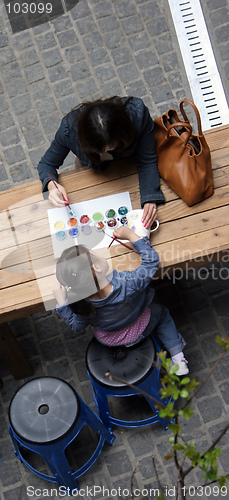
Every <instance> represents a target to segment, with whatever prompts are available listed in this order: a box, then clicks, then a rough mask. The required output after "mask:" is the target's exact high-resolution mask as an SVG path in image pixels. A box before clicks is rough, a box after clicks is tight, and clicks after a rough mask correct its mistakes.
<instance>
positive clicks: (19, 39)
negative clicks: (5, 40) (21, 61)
mask: <svg viewBox="0 0 229 500" xmlns="http://www.w3.org/2000/svg"><path fill="white" fill-rule="evenodd" d="M13 44H14V46H15V48H17V50H23V49H27V48H28V47H31V46H32V45H33V40H32V38H31V36H30V34H29V33H28V32H25V31H24V32H22V33H20V34H19V35H16V36H15V37H13Z"/></svg>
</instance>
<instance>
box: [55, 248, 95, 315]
mask: <svg viewBox="0 0 229 500" xmlns="http://www.w3.org/2000/svg"><path fill="white" fill-rule="evenodd" d="M92 266H93V262H92V259H91V255H90V251H89V249H88V248H86V247H85V246H83V245H76V246H74V247H71V248H67V249H66V250H64V251H63V252H62V254H61V257H60V258H59V260H58V261H57V264H56V277H57V279H58V281H59V282H60V283H61V284H62V285H63V286H65V287H66V288H67V290H68V302H69V306H70V307H71V309H72V311H73V312H74V313H76V314H81V315H83V316H87V315H89V316H90V317H93V315H94V312H95V308H94V307H93V305H92V304H91V302H87V301H86V300H85V298H87V297H89V296H90V295H92V294H93V293H95V292H97V290H98V289H99V285H98V281H97V278H96V276H95V275H94V273H93V271H92Z"/></svg>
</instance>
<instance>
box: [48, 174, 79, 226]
mask: <svg viewBox="0 0 229 500" xmlns="http://www.w3.org/2000/svg"><path fill="white" fill-rule="evenodd" d="M47 174H48V176H49V177H50V179H51V181H52V182H53V184H54V186H55V187H56V189H58V191H59V193H60V194H61V196H62V198H63V200H64V201H67V200H66V199H65V197H64V195H63V193H62V192H61V190H60V188H59V187H58V185H57V183H56V182H55V181H54V179H53V178H52V177H51V175H50V174H49V172H47ZM67 207H68V208H69V210H70V211H71V213H72V215H74V216H75V213H74V211H73V210H72V207H71V206H70V205H69V203H67Z"/></svg>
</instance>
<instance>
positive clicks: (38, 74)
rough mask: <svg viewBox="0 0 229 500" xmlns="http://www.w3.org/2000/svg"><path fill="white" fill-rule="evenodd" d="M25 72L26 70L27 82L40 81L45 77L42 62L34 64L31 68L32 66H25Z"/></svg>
mask: <svg viewBox="0 0 229 500" xmlns="http://www.w3.org/2000/svg"><path fill="white" fill-rule="evenodd" d="M24 72H25V76H26V79H27V82H28V83H29V84H30V83H34V82H39V81H40V80H43V78H44V71H43V68H42V66H41V64H39V63H37V64H33V67H32V68H30V67H29V68H25V69H24Z"/></svg>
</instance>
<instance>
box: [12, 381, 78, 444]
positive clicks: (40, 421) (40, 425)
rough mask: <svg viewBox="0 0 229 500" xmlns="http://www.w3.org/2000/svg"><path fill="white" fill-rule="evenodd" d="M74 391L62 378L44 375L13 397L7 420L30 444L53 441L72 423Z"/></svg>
mask: <svg viewBox="0 0 229 500" xmlns="http://www.w3.org/2000/svg"><path fill="white" fill-rule="evenodd" d="M78 410H79V403H78V398H77V394H76V392H75V391H74V390H73V388H72V387H71V386H70V385H69V384H67V383H66V382H64V381H63V380H60V379H56V378H53V377H43V378H39V379H35V380H31V381H29V382H27V384H25V385H24V386H23V387H22V388H21V389H20V390H19V391H18V392H17V393H16V394H15V396H14V398H13V400H12V402H11V405H10V420H11V425H12V427H13V429H14V431H15V432H16V433H17V434H18V436H20V437H21V438H23V439H27V440H28V441H30V442H31V443H40V444H41V443H52V442H53V441H55V440H56V439H58V438H60V437H63V435H65V434H66V433H67V432H68V431H69V429H71V427H72V426H73V425H74V424H75V422H76V419H77V415H78Z"/></svg>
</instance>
